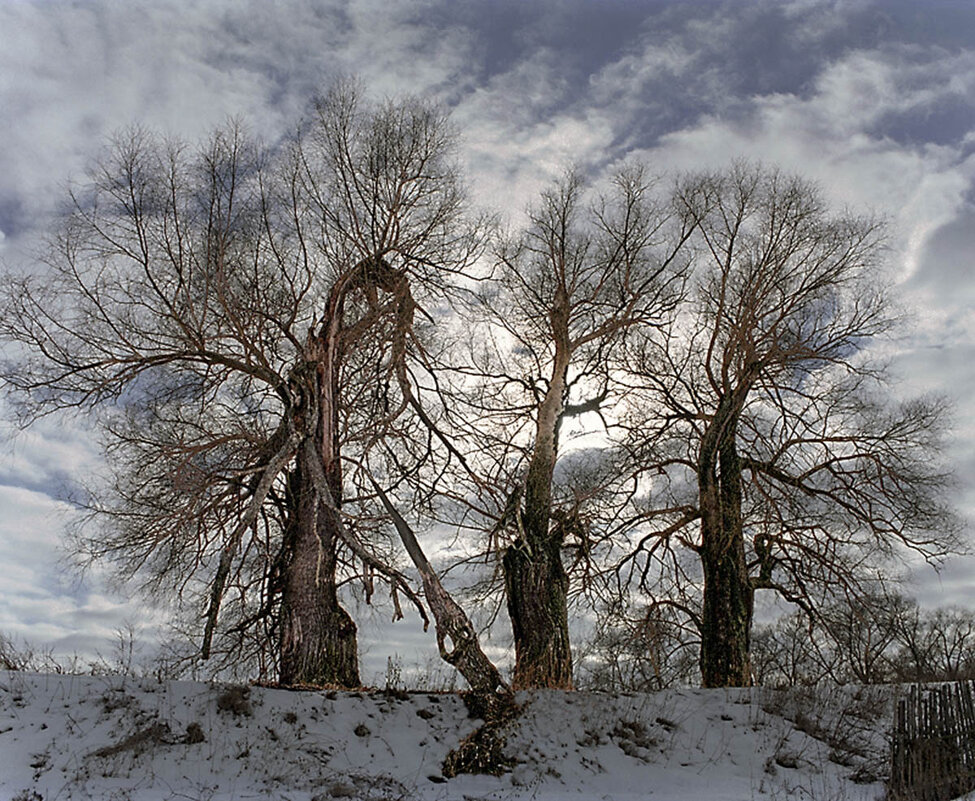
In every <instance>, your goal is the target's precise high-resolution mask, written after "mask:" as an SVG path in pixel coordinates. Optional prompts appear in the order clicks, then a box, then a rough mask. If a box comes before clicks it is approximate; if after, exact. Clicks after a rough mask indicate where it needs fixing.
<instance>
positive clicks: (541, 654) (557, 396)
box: [502, 292, 572, 690]
mask: <svg viewBox="0 0 975 801" xmlns="http://www.w3.org/2000/svg"><path fill="white" fill-rule="evenodd" d="M550 317H551V324H552V331H553V332H554V334H555V336H554V339H555V363H554V366H553V370H552V380H551V382H550V384H549V387H548V391H547V392H546V394H545V399H544V400H543V401H542V404H541V405H540V406H539V409H538V420H537V423H536V428H535V432H536V433H535V446H534V449H533V452H532V456H531V461H530V463H529V466H528V474H527V477H526V479H525V488H524V499H523V505H521V504H519V505H518V509H517V511H516V520H515V521H514V522H515V524H516V529H517V532H518V536H517V537H516V539H515V541H514V543H512V545H510V546H509V547H508V549H507V550H506V551H505V554H504V558H503V560H502V568H503V570H504V584H505V595H506V598H507V602H508V615H509V616H510V618H511V629H512V633H513V634H514V640H515V672H514V677H513V680H512V688H513V689H516V690H518V689H527V688H531V687H549V688H556V689H562V690H571V689H572V650H571V648H570V645H569V618H568V604H567V600H566V595H567V593H568V589H569V579H568V576H567V575H566V572H565V568H564V567H563V565H562V531H561V529H560V528H558V527H555V528H553V527H552V525H551V518H552V477H553V474H554V471H555V460H556V457H557V454H558V436H559V426H560V423H561V420H562V415H563V412H564V408H565V398H564V396H565V391H566V376H567V373H568V369H569V359H570V356H571V350H570V346H569V337H568V297H567V296H566V294H565V293H564V292H559V293H557V295H556V302H555V305H554V308H553V309H552V311H551V314H550ZM509 524H510V523H509Z"/></svg>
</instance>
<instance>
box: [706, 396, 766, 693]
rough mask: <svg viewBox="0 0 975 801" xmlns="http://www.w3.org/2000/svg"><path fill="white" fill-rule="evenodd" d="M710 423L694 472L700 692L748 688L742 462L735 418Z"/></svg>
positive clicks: (749, 605)
mask: <svg viewBox="0 0 975 801" xmlns="http://www.w3.org/2000/svg"><path fill="white" fill-rule="evenodd" d="M721 417H722V415H721V411H720V410H719V415H718V418H719V419H718V420H716V421H715V423H712V426H714V431H715V435H714V436H713V437H705V441H704V445H703V446H702V454H701V456H702V458H701V469H700V472H699V482H700V503H701V551H700V556H701V564H702V566H703V568H704V608H703V610H702V615H701V679H702V683H703V685H704V686H705V687H747V686H748V685H749V684H751V660H750V650H751V645H750V642H751V626H752V610H753V598H754V590H753V589H752V585H751V580H750V578H749V576H748V567H747V564H746V561H745V540H744V536H743V530H742V519H741V462H740V460H739V458H738V453H737V450H736V447H735V424H736V422H737V421H736V417H735V415H729V417H728V418H727V419H725V420H724V421H721V420H720V418H721Z"/></svg>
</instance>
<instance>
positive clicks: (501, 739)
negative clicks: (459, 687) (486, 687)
mask: <svg viewBox="0 0 975 801" xmlns="http://www.w3.org/2000/svg"><path fill="white" fill-rule="evenodd" d="M461 695H462V697H463V699H464V703H465V705H466V706H467V711H468V712H469V713H470V716H471V717H476V718H481V719H482V720H483V721H484V723H483V724H482V725H481V726H479V727H478V728H477V729H475V730H474V731H472V732H471V733H470V734H469V735H467V737H465V738H464V739H463V740H461V742H460V744H459V745H458V746H457V747H456V748H454V749H452V750H451V751H450V753H448V754H447V756H446V758H445V759H444V761H443V775H444V776H445V777H446V778H448V779H452V778H453V777H454V776H457V775H459V774H461V773H487V774H490V775H491V776H500V775H501V774H502V773H505V772H507V771H508V770H510V769H511V767H512V766H513V765H514V764H515V760H514V759H513V758H512V757H509V756H506V755H505V753H504V749H505V746H506V745H507V738H506V735H505V729H506V728H507V726H508V724H509V723H511V722H512V721H513V720H514V719H515V718H517V717H518V715H519V714H520V713H521V707H520V706H518V704H516V703H515V697H514V695H513V694H512V693H483V692H473V691H470V692H466V693H462V694H461Z"/></svg>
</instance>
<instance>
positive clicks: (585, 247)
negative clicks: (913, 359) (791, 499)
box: [466, 167, 688, 688]
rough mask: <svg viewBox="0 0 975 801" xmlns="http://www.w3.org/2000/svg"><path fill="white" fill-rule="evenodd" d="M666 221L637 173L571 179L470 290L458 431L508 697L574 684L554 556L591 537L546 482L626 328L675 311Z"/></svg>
mask: <svg viewBox="0 0 975 801" xmlns="http://www.w3.org/2000/svg"><path fill="white" fill-rule="evenodd" d="M674 222H675V218H674V216H673V215H672V214H671V213H670V209H669V208H668V207H667V206H666V205H663V206H661V205H660V204H659V203H658V202H657V199H656V196H655V193H654V184H653V182H652V181H651V180H650V179H649V176H648V175H646V173H645V171H644V170H643V169H642V168H638V167H633V168H630V169H627V170H624V171H622V172H620V173H619V174H618V175H616V176H615V178H614V180H613V182H612V185H611V187H610V189H609V191H607V192H606V193H605V194H604V195H601V196H594V193H592V192H591V191H590V190H589V189H588V188H587V187H586V185H585V182H584V181H583V179H582V177H581V175H580V174H578V173H575V172H570V173H568V174H567V175H565V176H564V177H563V178H562V179H560V180H558V181H556V182H555V183H554V184H553V185H552V186H550V187H549V188H548V189H546V190H545V191H544V192H543V193H542V195H541V198H540V200H539V201H538V203H537V204H536V205H534V206H533V207H532V208H531V209H530V210H529V213H528V224H527V225H526V227H525V228H524V230H522V231H520V232H518V233H516V234H514V235H512V236H510V237H507V238H505V239H504V240H503V241H502V242H501V244H500V245H499V246H498V248H497V253H496V270H495V272H494V274H493V275H492V276H491V277H490V280H488V281H486V282H485V286H484V287H483V289H482V292H481V294H480V309H481V311H482V312H486V318H487V325H486V327H485V329H484V330H485V334H484V336H483V337H481V338H479V339H478V341H477V343H476V344H475V348H474V349H473V353H472V359H471V363H470V365H469V367H468V369H467V371H466V372H467V373H469V374H471V375H473V376H476V377H477V389H476V391H474V392H473V393H472V394H470V395H469V396H468V406H467V408H468V410H469V413H470V414H471V419H470V421H469V422H468V425H469V426H471V427H473V428H475V429H476V437H475V441H476V442H477V443H478V448H477V449H478V451H479V458H478V460H477V461H478V463H479V464H480V465H482V466H484V465H487V467H485V468H484V469H485V471H486V473H485V477H484V480H483V482H482V488H487V489H488V490H491V489H498V490H500V491H501V495H500V496H499V497H497V498H495V501H494V503H495V505H494V509H495V510H496V511H495V519H496V524H495V526H494V531H495V534H498V535H501V536H500V549H501V550H502V551H503V558H502V569H503V574H504V586H505V596H506V601H507V608H508V613H509V617H510V619H511V624H512V629H513V633H514V643H515V670H514V678H513V686H514V687H516V688H520V687H555V688H571V687H572V656H571V647H570V642H569V628H568V611H567V597H568V589H569V577H568V575H567V572H566V568H565V565H564V564H563V548H564V547H565V546H568V545H573V546H576V547H577V548H578V549H583V550H584V549H585V548H586V546H587V543H588V537H589V534H588V532H587V531H586V525H585V524H584V522H583V516H582V515H581V514H580V504H579V501H580V498H579V497H573V494H572V492H571V491H568V492H565V493H562V496H564V497H562V496H560V494H559V492H558V490H557V488H556V486H555V485H556V480H555V477H556V465H557V462H558V461H559V458H560V452H559V447H560V437H561V434H562V429H563V425H564V423H565V422H566V421H567V420H568V419H569V418H571V417H574V416H577V415H580V414H584V413H586V412H599V411H600V410H601V408H602V407H603V406H604V405H606V404H608V403H610V402H611V398H610V394H611V392H610V385H611V383H612V366H611V362H612V355H613V353H614V352H615V351H616V349H617V348H618V347H619V346H620V345H621V343H622V342H623V340H624V339H625V337H626V335H627V332H628V331H629V330H631V329H632V328H633V327H634V326H637V325H642V326H654V325H658V324H660V323H661V322H663V321H664V320H665V319H666V318H667V317H668V315H669V314H670V313H671V312H672V311H673V309H674V307H675V305H676V303H677V300H678V298H679V295H680V293H679V287H680V283H681V281H680V279H681V267H682V264H681V262H680V252H681V246H682V244H683V242H684V241H685V240H686V238H687V235H688V231H687V230H686V228H683V227H682V226H681V225H680V222H679V221H678V222H677V224H676V225H674ZM564 489H565V488H564ZM597 489H598V488H597ZM597 494H598V493H597ZM489 507H490V502H489Z"/></svg>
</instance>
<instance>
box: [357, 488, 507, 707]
mask: <svg viewBox="0 0 975 801" xmlns="http://www.w3.org/2000/svg"><path fill="white" fill-rule="evenodd" d="M369 481H370V482H371V483H372V486H373V487H374V488H375V489H376V493H377V494H378V495H379V499H380V500H381V501H382V503H383V506H384V507H386V512H387V513H388V514H389V516H390V517H391V518H392V519H393V524H394V525H395V526H396V531H397V533H398V534H399V536H400V539H401V540H402V541H403V547H404V548H406V552H407V553H408V554H409V555H410V559H412V560H413V564H414V565H415V566H416V569H417V570H418V571H419V573H420V577H421V579H422V580H423V592H424V594H425V595H426V598H427V603H428V604H430V611H431V612H433V617H434V620H435V621H436V628H437V647H438V648H439V650H440V656H441V657H442V658H443V660H444V661H445V662H447V663H448V664H450V665H453V666H454V667H455V668H457V670H459V671H460V673H461V675H462V676H463V677H464V678H465V679H467V683H468V684H470V686H471V689H472V690H474V691H475V692H495V691H496V690H498V689H499V688H500V689H501V690H507V685H506V684H505V683H504V681H503V680H502V678H501V674H500V672H499V671H498V669H497V668H496V667H495V666H494V664H493V663H492V662H491V660H490V659H488V658H487V656H486V655H485V653H484V651H482V650H481V646H480V643H479V642H478V637H477V631H476V630H475V629H474V625H473V624H472V623H471V621H470V618H468V617H467V615H466V614H465V612H464V610H463V609H461V608H460V606H459V605H458V604H457V602H456V601H454V599H453V598H452V597H451V596H450V593H448V592H447V590H446V589H444V586H443V584H441V583H440V579H439V578H438V577H437V574H436V572H435V571H434V569H433V566H432V565H431V564H430V562H429V560H428V559H427V557H426V554H424V553H423V549H422V548H421V547H420V543H419V542H418V541H417V539H416V535H415V534H414V533H413V529H411V528H410V526H409V524H408V523H407V522H406V520H404V519H403V516H402V515H401V514H400V513H399V512H398V511H397V510H396V507H394V506H393V504H392V502H391V501H390V500H389V496H387V495H386V493H385V492H383V489H382V487H380V486H379V485H378V484H377V483H376V481H375V479H373V477H372V476H369ZM448 639H449V640H450V642H451V644H452V645H453V649H448V648H447V640H448Z"/></svg>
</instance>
